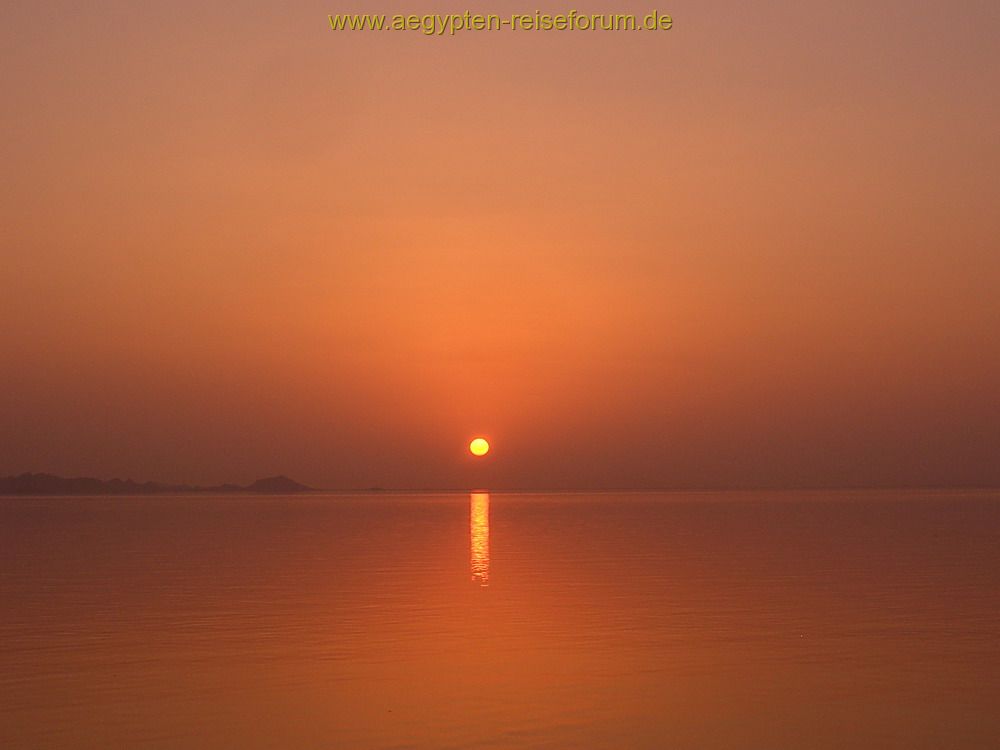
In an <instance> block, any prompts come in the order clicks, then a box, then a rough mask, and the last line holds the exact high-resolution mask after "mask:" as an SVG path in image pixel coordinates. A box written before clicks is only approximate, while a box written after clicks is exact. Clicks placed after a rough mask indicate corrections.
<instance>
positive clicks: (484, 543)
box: [469, 492, 490, 586]
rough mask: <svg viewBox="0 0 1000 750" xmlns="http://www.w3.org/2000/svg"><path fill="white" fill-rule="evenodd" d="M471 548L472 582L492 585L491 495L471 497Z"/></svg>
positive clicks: (474, 493)
mask: <svg viewBox="0 0 1000 750" xmlns="http://www.w3.org/2000/svg"><path fill="white" fill-rule="evenodd" d="M469 547H470V560H469V564H470V566H471V568H472V580H473V581H475V582H478V583H479V585H480V586H489V585H490V493H488V492H473V493H472V494H470V495H469Z"/></svg>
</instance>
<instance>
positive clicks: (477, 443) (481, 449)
mask: <svg viewBox="0 0 1000 750" xmlns="http://www.w3.org/2000/svg"><path fill="white" fill-rule="evenodd" d="M489 452H490V444H489V443H488V442H486V438H481V437H477V438H474V439H473V440H472V442H471V443H469V453H471V454H472V455H473V456H477V457H482V456H485V455H486V454H487V453H489Z"/></svg>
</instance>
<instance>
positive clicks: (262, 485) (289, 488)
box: [243, 475, 313, 495]
mask: <svg viewBox="0 0 1000 750" xmlns="http://www.w3.org/2000/svg"><path fill="white" fill-rule="evenodd" d="M243 489H245V490H246V491H247V492H260V493H263V494H266V495H286V494H291V493H295V492H312V491H313V489H312V487H306V486H305V485H304V484H299V483H298V482H296V481H295V480H294V479H289V478H288V477H286V476H284V475H279V476H276V477H265V478H264V479H258V480H257V481H256V482H254V483H253V484H248V485H247V486H246V487H244V488H243Z"/></svg>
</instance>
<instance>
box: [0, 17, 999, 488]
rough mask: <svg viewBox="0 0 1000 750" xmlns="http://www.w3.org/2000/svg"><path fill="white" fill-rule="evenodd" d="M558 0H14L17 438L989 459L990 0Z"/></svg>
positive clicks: (268, 467)
mask: <svg viewBox="0 0 1000 750" xmlns="http://www.w3.org/2000/svg"><path fill="white" fill-rule="evenodd" d="M475 7H476V9H477V10H482V12H498V13H509V12H511V11H513V10H518V11H524V12H529V13H530V12H534V10H535V9H536V8H541V9H542V10H544V11H549V12H565V11H567V10H568V9H570V8H571V7H574V6H573V5H572V4H558V3H550V2H538V3H535V4H530V5H523V4H518V3H510V2H496V3H493V4H492V5H490V6H489V7H486V6H483V7H482V8H480V7H479V6H475ZM575 7H578V9H579V10H581V11H590V12H602V11H608V12H610V11H614V12H635V13H637V14H644V13H646V12H648V11H649V10H652V9H653V8H660V9H662V10H663V11H665V12H668V13H670V14H672V15H673V17H674V29H673V30H672V31H670V32H667V33H635V34H630V33H617V34H616V33H607V32H605V33H580V32H577V33H568V32H563V33H555V32H544V33H542V32H535V33H527V32H518V33H511V32H493V33H485V32H482V33H466V34H460V35H457V36H455V37H453V38H448V37H445V38H428V37H425V36H423V35H421V34H419V33H382V34H378V33H371V32H369V33H335V32H332V31H330V30H329V27H328V25H327V21H326V15H327V14H328V13H345V12H384V13H388V14H391V13H394V12H407V13H409V12H416V13H427V12H455V11H458V12H461V11H463V10H465V9H466V8H465V6H461V7H459V6H456V5H455V4H453V3H440V2H430V1H425V2H423V3H422V4H421V3H420V2H417V0H412V1H411V2H408V3H399V2H395V1H392V2H386V3H385V4H384V5H380V4H377V3H365V4H362V3H358V2H354V3H347V4H343V5H336V4H331V3H318V2H313V1H311V0H307V1H305V2H298V3H292V4H289V3H279V2H266V1H265V0H256V1H254V0H250V1H249V2H246V3H241V4H215V5H214V7H211V8H207V7H203V4H201V3H193V2H176V3H150V2H136V1H130V2H123V1H122V0H112V1H110V2H105V3H101V4H100V7H98V8H91V7H85V6H84V5H81V4H80V3H68V2H44V1H42V2H34V3H21V4H17V5H16V6H13V7H12V8H11V9H10V10H8V11H7V12H6V13H5V20H4V23H3V25H2V26H0V62H2V64H3V69H4V70H5V75H4V76H3V77H2V79H0V92H2V96H3V101H4V116H3V118H2V121H0V122H2V125H0V127H2V133H0V135H2V138H0V155H2V159H3V163H4V165H5V168H4V173H5V179H4V181H3V182H2V184H0V228H2V233H0V243H2V244H0V257H2V272H0V274H2V281H3V291H2V294H0V351H2V352H3V354H2V355H0V384H2V387H0V415H2V418H0V474H9V473H20V472H21V471H47V472H52V473H58V474H62V475H69V476H75V475H81V474H82V475H90V476H100V477H110V476H123V477H124V476H131V477H134V478H136V479H143V480H145V479H154V480H161V481H185V482H198V483H216V482H223V481H241V482H245V481H249V480H251V479H253V478H255V477H257V476H262V475H266V474H273V473H278V472H281V473H286V474H289V475H291V476H293V477H295V478H296V479H299V480H301V481H304V482H306V483H309V484H312V485H315V486H323V487H367V486H372V485H381V486H386V487H470V486H471V487H485V486H488V487H490V488H494V489H497V488H504V487H572V488H576V487H581V488H599V487H702V486H709V487H739V486H838V485H839V486H842V485H926V484H931V485H939V484H950V485H982V484H989V485H998V484H1000V136H998V123H1000V95H998V93H997V92H998V91H1000V51H998V50H1000V48H998V46H997V43H996V34H997V28H998V25H1000V5H998V4H997V3H996V2H995V1H994V0H988V1H987V0H982V1H979V0H966V1H963V2H961V3H957V4H954V5H951V6H942V5H940V4H932V3H929V2H909V1H908V2H902V0H900V1H891V2H890V1H884V0H883V1H881V2H878V1H877V2H864V3H862V2H846V3H837V4H833V5H830V4H826V3H823V4H820V3H803V2H792V1H791V0H779V1H778V2H774V3H769V4H765V5H761V6H759V7H751V5H750V4H747V3H738V2H735V1H733V2H718V1H716V2H713V1H711V0H709V1H705V0H702V1H700V2H691V1H690V0H685V1H683V2H677V3H675V4H669V3H668V4H663V3H656V4H639V3H622V4H616V5H614V6H601V5H598V4H594V3H586V4H583V3H581V4H580V5H578V6H575ZM480 434H481V435H484V436H486V437H487V438H488V439H489V440H490V443H491V446H492V448H493V449H492V450H491V452H490V455H489V456H488V457H487V458H485V459H483V460H482V461H475V460H474V459H471V458H470V456H469V454H468V449H467V446H468V442H469V440H470V439H471V438H472V437H473V436H476V435H480Z"/></svg>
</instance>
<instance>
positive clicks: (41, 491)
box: [0, 474, 313, 495]
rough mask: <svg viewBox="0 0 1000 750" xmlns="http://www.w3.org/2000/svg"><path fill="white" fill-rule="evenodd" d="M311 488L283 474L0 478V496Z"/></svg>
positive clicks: (280, 491) (281, 491) (264, 492)
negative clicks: (242, 479)
mask: <svg viewBox="0 0 1000 750" xmlns="http://www.w3.org/2000/svg"><path fill="white" fill-rule="evenodd" d="M312 491H313V488H312V487H307V486H306V485H304V484H299V483H298V482H296V481H295V480H293V479H289V478H288V477H286V476H276V477H266V478H264V479H258V480H257V481H256V482H253V483H252V484H248V485H246V486H241V485H238V484H222V485H218V486H215V487H198V486H194V485H189V484H159V483H157V482H142V483H139V482H133V481H132V480H131V479H124V480H122V479H109V480H103V479H92V478H91V477H76V478H73V479H67V478H65V477H57V476H55V475H53V474H20V475H18V476H10V477H3V478H0V495H157V494H171V493H195V492H253V493H256V494H260V495H290V494H295V493H299V492H312Z"/></svg>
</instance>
